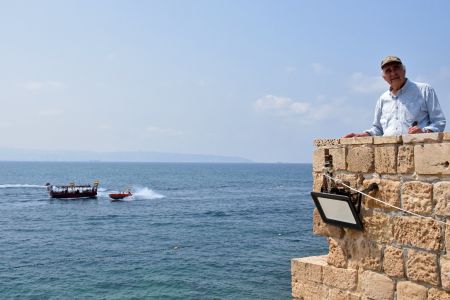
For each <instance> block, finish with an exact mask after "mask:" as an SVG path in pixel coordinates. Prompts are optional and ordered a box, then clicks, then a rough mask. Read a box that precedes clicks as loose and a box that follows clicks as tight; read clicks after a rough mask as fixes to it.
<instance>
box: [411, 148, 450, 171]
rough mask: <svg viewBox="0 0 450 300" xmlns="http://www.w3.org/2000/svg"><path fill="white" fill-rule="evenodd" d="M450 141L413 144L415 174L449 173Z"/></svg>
mask: <svg viewBox="0 0 450 300" xmlns="http://www.w3.org/2000/svg"><path fill="white" fill-rule="evenodd" d="M449 153H450V143H441V144H425V145H416V146H414V165H415V169H416V173H417V174H423V175H441V174H442V175H450V154H449Z"/></svg>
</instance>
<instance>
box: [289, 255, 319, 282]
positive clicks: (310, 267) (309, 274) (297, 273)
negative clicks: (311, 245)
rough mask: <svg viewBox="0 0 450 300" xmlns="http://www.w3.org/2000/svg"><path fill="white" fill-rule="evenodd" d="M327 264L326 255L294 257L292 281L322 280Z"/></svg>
mask: <svg viewBox="0 0 450 300" xmlns="http://www.w3.org/2000/svg"><path fill="white" fill-rule="evenodd" d="M326 265H327V261H326V255H323V256H309V257H302V258H294V259H292V260H291V274H292V281H294V282H299V281H312V282H317V283H321V282H322V268H323V267H324V266H326Z"/></svg>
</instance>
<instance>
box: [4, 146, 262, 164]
mask: <svg viewBox="0 0 450 300" xmlns="http://www.w3.org/2000/svg"><path fill="white" fill-rule="evenodd" d="M0 161H49V162H50V161H55V162H58V161H67V162H69V161H70V162H177V163H178V162H179V163H183V162H185V163H254V161H252V160H250V159H247V158H243V157H234V156H220V155H207V154H185V153H168V152H153V151H120V152H119V151H116V152H96V151H67V150H66V151H63V150H61V151H53V150H24V149H13V148H0Z"/></svg>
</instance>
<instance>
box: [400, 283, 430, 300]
mask: <svg viewBox="0 0 450 300" xmlns="http://www.w3.org/2000/svg"><path fill="white" fill-rule="evenodd" d="M427 294H428V288H426V287H424V286H423V285H420V284H416V283H413V282H411V281H400V282H398V283H397V300H411V299H413V300H427Z"/></svg>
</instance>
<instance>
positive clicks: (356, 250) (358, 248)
mask: <svg viewBox="0 0 450 300" xmlns="http://www.w3.org/2000/svg"><path fill="white" fill-rule="evenodd" d="M346 244H347V253H348V258H349V260H348V266H349V267H350V268H352V269H358V268H362V269H364V270H373V271H381V255H382V251H381V250H382V247H381V245H380V244H377V243H376V242H374V241H371V240H368V239H366V238H364V237H361V238H358V239H347V243H346Z"/></svg>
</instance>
